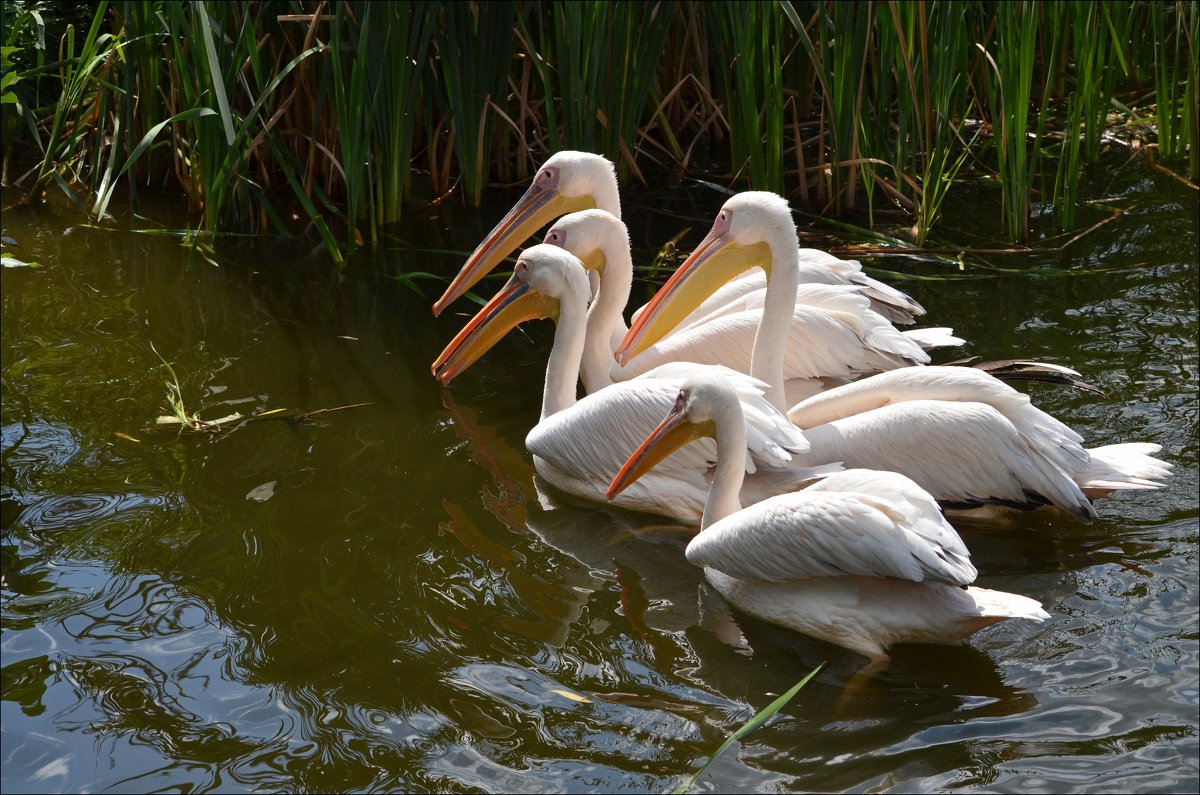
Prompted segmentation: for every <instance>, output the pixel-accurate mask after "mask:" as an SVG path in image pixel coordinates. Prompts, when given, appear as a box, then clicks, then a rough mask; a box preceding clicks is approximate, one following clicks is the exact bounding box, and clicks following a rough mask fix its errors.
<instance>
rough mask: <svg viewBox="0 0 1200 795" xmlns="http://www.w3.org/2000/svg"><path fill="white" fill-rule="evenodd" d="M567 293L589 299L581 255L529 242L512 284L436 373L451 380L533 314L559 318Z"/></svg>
mask: <svg viewBox="0 0 1200 795" xmlns="http://www.w3.org/2000/svg"><path fill="white" fill-rule="evenodd" d="M568 296H580V297H581V298H580V300H582V301H583V302H584V304H585V305H586V303H587V296H588V280H587V274H586V273H585V272H584V270H583V265H582V264H581V263H580V262H579V259H578V258H577V257H575V255H573V254H571V253H570V252H568V251H565V250H563V249H561V248H558V247H557V246H547V245H542V244H539V245H536V246H530V247H529V248H527V249H525V250H524V251H523V252H521V256H520V257H518V258H517V264H516V267H515V268H514V269H513V275H512V276H511V277H510V278H509V280H508V283H507V284H505V285H504V287H503V288H502V289H501V290H500V292H498V293H496V295H494V296H493V297H492V300H490V301H488V302H487V304H486V305H485V306H484V307H483V309H481V310H479V313H478V314H477V315H475V317H473V318H471V320H470V322H468V323H467V325H466V326H464V327H463V329H462V331H460V332H458V335H457V336H455V338H454V339H452V340H451V341H450V344H449V345H447V346H446V349H445V350H443V351H442V354H441V356H439V357H438V358H437V361H435V362H434V363H433V367H432V368H431V369H432V371H433V374H434V376H435V377H436V378H437V379H438V380H439V381H441V382H442V383H443V384H449V383H450V381H451V380H452V379H453V378H454V377H455V376H457V375H458V374H459V373H461V372H462V371H463V370H465V369H467V368H468V367H470V366H471V365H472V364H474V363H475V362H476V361H477V360H478V359H479V358H480V357H481V356H483V354H485V353H487V352H488V351H489V350H491V348H492V346H494V345H495V344H496V343H497V342H499V341H500V339H501V338H503V337H504V335H505V334H507V333H508V332H509V331H511V330H512V329H513V328H515V327H516V326H517V324H518V323H522V322H524V321H526V320H532V319H534V318H550V319H552V320H557V319H558V313H559V305H560V302H561V301H563V300H566V298H567V297H568Z"/></svg>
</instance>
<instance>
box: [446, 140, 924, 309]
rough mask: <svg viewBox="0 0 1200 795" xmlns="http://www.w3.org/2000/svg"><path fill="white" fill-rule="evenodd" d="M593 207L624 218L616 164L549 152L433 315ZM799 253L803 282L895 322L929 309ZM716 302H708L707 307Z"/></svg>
mask: <svg viewBox="0 0 1200 795" xmlns="http://www.w3.org/2000/svg"><path fill="white" fill-rule="evenodd" d="M591 208H596V209H600V210H605V211H606V212H609V213H612V214H613V215H615V216H616V217H617V218H620V217H621V200H620V196H619V194H618V193H617V176H616V171H615V170H614V169H613V164H612V163H611V162H609V161H608V160H607V159H605V158H604V157H601V156H600V155H595V154H591V153H589V152H574V151H563V152H558V153H556V154H554V155H553V156H551V157H550V159H549V160H547V161H546V162H545V163H544V164H543V165H542V167H541V168H540V169H538V173H537V175H536V176H535V177H534V178H533V183H532V184H530V186H529V188H528V190H526V191H525V194H524V195H523V196H522V197H521V198H520V199H518V200H517V203H516V204H515V205H513V207H512V209H511V210H509V211H508V213H507V214H506V215H505V216H504V218H502V219H501V220H500V223H498V224H496V227H495V228H494V229H492V231H491V232H489V233H488V235H487V237H486V238H484V240H483V242H482V243H480V244H479V247H478V248H476V249H475V251H474V252H473V253H472V254H471V256H470V257H468V258H467V261H466V263H465V264H464V265H463V267H462V269H461V270H460V271H459V272H458V275H457V276H455V278H454V280H453V281H452V282H451V283H450V286H449V287H448V288H446V292H445V293H444V294H443V295H442V297H441V298H440V299H438V301H437V302H436V303H435V304H434V305H433V314H434V315H440V314H441V313H442V311H443V310H444V309H445V308H446V307H447V306H449V305H450V304H451V303H452V302H453V301H454V300H455V299H457V298H459V297H460V296H461V295H462V294H463V293H465V292H466V291H467V290H468V289H470V287H471V285H473V284H475V282H477V281H479V280H480V279H481V278H483V277H484V276H485V275H486V274H487V273H488V271H490V270H491V269H492V268H494V267H496V265H498V264H499V263H500V262H501V261H502V260H503V259H504V258H505V257H506V256H508V255H509V254H510V253H511V252H512V251H513V250H515V249H516V248H517V246H519V245H520V244H521V243H523V242H525V240H527V239H528V238H529V237H531V236H532V235H533V233H534V232H535V231H537V229H539V228H540V227H542V226H544V225H545V224H547V223H548V222H550V221H551V220H553V219H554V218H557V217H558V216H560V215H565V214H566V213H570V212H574V211H576V210H585V209H591ZM797 245H798V244H797ZM798 253H799V254H800V256H801V265H800V277H799V281H800V282H813V283H818V284H842V285H852V286H854V287H857V288H859V289H860V290H861V291H862V292H863V293H864V294H865V295H866V296H867V297H868V298H869V299H870V300H871V302H872V308H873V309H875V311H877V312H879V313H880V314H881V315H883V316H884V317H886V318H888V319H889V320H891V321H892V322H896V323H912V322H913V317H914V316H916V315H923V314H925V310H924V309H923V308H922V307H921V305H920V304H918V303H917V302H916V301H914V300H913V299H911V298H909V297H908V296H907V295H905V294H904V293H902V292H900V291H899V290H896V289H894V288H892V287H889V286H888V285H886V284H884V283H883V282H880V281H877V280H875V279H872V278H871V277H869V276H867V275H866V274H864V273H863V272H862V267H861V266H860V265H859V263H858V262H855V261H853V260H841V259H838V258H837V257H834V256H833V255H831V254H827V253H826V252H824V251H819V250H817V249H799V252H798ZM764 285H765V281H764V280H763V278H762V277H761V276H760V275H758V274H749V275H748V276H747V277H746V279H745V280H743V281H740V282H739V283H738V284H736V285H730V287H729V289H728V290H726V291H724V292H723V293H722V294H721V295H719V296H714V301H715V302H726V301H731V300H734V299H736V298H739V297H742V296H744V295H747V294H749V293H752V292H753V291H754V290H758V289H761V288H762V287H763V286H764ZM713 305H714V304H712V303H710V304H708V305H707V306H706V308H705V310H704V311H705V312H707V311H708V309H710V308H711V307H712V306H713ZM623 308H624V306H622V309H623Z"/></svg>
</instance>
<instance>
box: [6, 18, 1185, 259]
mask: <svg viewBox="0 0 1200 795" xmlns="http://www.w3.org/2000/svg"><path fill="white" fill-rule="evenodd" d="M63 7H67V8H69V9H71V13H70V14H67V13H62V14H58V15H57V16H55V15H54V14H52V13H51V12H53V11H55V10H56V9H61V8H63ZM3 14H4V19H3V23H4V25H3V33H2V37H3V44H4V52H3V56H4V59H3V64H4V66H3V68H4V74H3V83H2V85H3V104H2V105H0V108H2V113H3V117H2V118H0V129H2V131H3V149H4V180H5V182H6V183H9V182H10V181H11V182H12V183H13V184H15V185H17V186H18V187H20V188H21V189H22V190H23V193H24V195H25V197H26V199H27V200H35V199H37V198H38V197H40V196H41V195H42V194H43V193H44V192H45V191H47V190H61V191H62V192H63V193H65V194H66V195H67V196H68V197H70V200H71V201H72V202H73V203H74V204H75V205H76V206H77V207H78V209H79V210H80V211H81V212H83V213H86V214H88V215H91V216H94V217H96V218H103V217H104V215H105V212H106V209H107V207H108V205H109V202H110V200H111V198H112V196H113V194H114V191H116V190H117V189H118V187H123V188H124V190H125V191H126V192H127V195H128V198H129V199H130V200H131V201H132V202H133V203H134V205H135V207H136V202H137V197H138V190H139V187H141V186H145V185H154V186H162V185H167V186H170V185H177V186H178V187H179V188H180V189H182V191H183V192H184V193H185V194H186V196H187V198H188V202H189V206H190V207H191V209H192V211H193V223H194V225H195V227H194V230H193V231H194V232H196V233H198V234H196V235H195V236H194V239H195V240H196V241H202V240H203V239H204V238H206V237H211V236H212V235H214V234H216V233H219V232H226V231H232V230H241V231H255V232H270V231H275V232H282V233H288V234H291V233H295V232H298V231H313V232H315V233H316V234H318V235H319V236H320V237H321V238H322V240H323V241H324V244H325V246H326V248H327V249H328V251H329V253H330V255H331V256H332V257H333V258H334V260H335V261H336V262H338V263H339V264H340V263H341V262H342V261H343V257H344V255H345V254H346V253H349V252H352V251H353V250H354V248H355V247H356V246H358V245H362V244H364V243H365V242H367V241H374V240H377V239H378V236H379V234H380V230H381V228H382V227H383V226H384V225H386V224H389V223H392V222H395V221H397V220H399V219H400V218H401V216H402V214H403V211H404V206H405V203H406V202H409V201H413V200H414V199H419V200H424V201H435V202H440V201H445V200H450V199H454V200H459V197H461V200H464V201H466V202H468V203H470V204H472V205H475V204H478V203H479V202H480V200H481V198H482V196H483V194H484V191H485V189H486V187H487V186H488V185H489V184H493V183H497V182H499V183H512V182H521V183H523V182H526V181H527V180H528V179H529V178H530V176H531V175H532V173H533V169H534V168H535V167H536V165H537V164H538V163H540V162H541V161H542V160H544V159H545V158H546V157H548V156H549V155H550V154H551V153H553V152H554V151H557V150H559V149H563V148H575V149H585V150H589V151H593V152H599V153H601V154H604V155H605V156H607V157H609V158H610V159H612V160H613V161H615V162H616V163H617V164H618V167H619V169H620V172H621V176H622V179H623V180H627V181H628V180H636V181H646V179H647V178H646V176H645V175H646V174H647V173H670V174H673V175H674V176H676V177H678V176H682V175H688V176H703V177H705V178H706V179H709V180H717V181H723V182H725V183H727V184H730V185H732V186H734V187H737V188H741V187H754V188H762V189H769V190H774V191H777V192H780V193H783V194H785V195H787V196H789V198H791V199H792V200H793V202H794V203H795V204H796V205H797V206H799V207H802V208H804V209H806V210H807V211H809V212H813V213H820V214H823V215H846V214H849V213H852V212H857V211H862V210H865V211H867V212H868V214H869V217H870V218H871V222H872V223H874V220H875V216H876V214H878V213H881V212H884V211H886V212H887V215H888V217H889V218H890V219H891V220H892V221H893V222H894V221H895V219H896V218H901V219H907V221H906V222H905V223H911V224H912V229H911V235H910V236H911V237H912V238H913V240H914V241H915V242H916V243H917V244H919V245H924V244H925V243H926V241H927V240H928V238H929V235H930V233H931V231H932V230H933V229H934V228H935V227H936V225H937V222H938V219H939V216H940V212H941V208H942V207H943V205H944V203H945V201H946V197H947V194H948V193H949V192H950V191H951V190H952V189H953V185H954V183H955V179H956V178H957V177H959V176H960V175H961V174H962V173H964V172H963V168H964V166H965V165H967V164H968V163H969V164H970V166H971V169H972V171H974V172H975V173H983V174H991V175H994V177H995V178H996V179H997V181H998V183H999V189H1000V193H1001V196H1002V201H1001V202H999V203H998V204H1000V205H1001V206H1002V212H1003V223H1004V228H1005V230H1006V232H1007V235H1008V236H1009V237H1010V238H1011V239H1012V240H1014V241H1016V240H1022V239H1024V238H1025V236H1026V235H1027V234H1028V231H1029V219H1030V215H1031V206H1032V204H1033V202H1034V201H1035V199H1036V200H1037V201H1039V202H1041V203H1043V204H1045V205H1047V206H1048V207H1050V208H1052V209H1053V216H1054V219H1055V221H1056V223H1057V224H1058V226H1059V227H1060V228H1062V229H1064V230H1069V229H1071V228H1072V227H1073V226H1074V224H1075V214H1076V213H1075V211H1076V208H1077V205H1078V191H1077V186H1078V184H1079V181H1080V179H1081V175H1082V174H1083V173H1084V171H1085V170H1086V168H1087V166H1088V165H1090V164H1094V163H1096V161H1097V160H1098V158H1099V157H1100V154H1101V151H1102V149H1103V147H1104V146H1105V145H1106V144H1107V143H1109V142H1113V141H1116V142H1123V143H1127V144H1131V145H1132V144H1136V145H1138V146H1141V148H1142V149H1144V150H1145V151H1146V152H1147V153H1148V155H1149V156H1155V157H1156V159H1157V160H1158V161H1159V163H1160V167H1163V166H1161V164H1162V163H1165V164H1167V166H1166V167H1169V168H1170V169H1172V172H1173V173H1175V174H1177V175H1178V176H1179V178H1180V179H1185V180H1190V181H1191V182H1192V183H1193V184H1194V183H1195V182H1196V180H1197V179H1198V177H1200V148H1198V147H1197V140H1196V139H1197V127H1198V126H1200V124H1198V121H1197V95H1196V91H1197V73H1198V55H1200V41H1198V35H1200V33H1198V20H1200V17H1198V7H1197V4H1196V3H1191V2H1182V0H1179V1H1177V2H1166V3H1159V2H1117V1H1113V0H1106V1H1105V2H1098V3H1031V2H1013V3H983V2H976V1H974V0H928V1H927V2H898V1H897V0H891V1H890V2H869V3H836V2H802V1H800V0H780V1H779V2H729V1H727V2H703V3H701V2H675V1H672V2H666V1H663V2H650V3H607V2H582V3H574V2H511V1H510V2H475V3H450V2H395V3H386V4H376V3H370V2H341V3H327V2H297V1H295V0H293V1H290V2H289V1H284V0H272V1H267V2H249V1H248V0H240V1H239V2H228V3H225V2H222V3H215V2H205V0H196V1H195V2H189V3H176V2H161V0H159V1H157V2H146V1H142V0H121V1H120V2H109V3H100V4H99V5H97V6H94V7H93V6H90V5H87V6H80V5H78V4H62V3H52V2H45V1H44V0H43V2H9V3H5V4H4V7H3ZM71 14H74V16H75V19H73V20H72V19H70V17H71ZM84 15H86V16H84ZM51 17H54V19H52V18H51ZM80 17H83V18H86V19H87V20H88V21H87V22H86V23H83V24H81V23H80ZM55 20H61V21H60V22H59V23H58V24H55ZM1142 144H1147V145H1145V146H1142ZM1153 152H1157V155H1152V154H1151V153H1153ZM21 163H23V164H24V165H19V166H14V164H21Z"/></svg>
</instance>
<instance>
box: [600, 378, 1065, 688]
mask: <svg viewBox="0 0 1200 795" xmlns="http://www.w3.org/2000/svg"><path fill="white" fill-rule="evenodd" d="M739 413H740V407H739V405H738V401H737V398H736V396H735V395H734V394H733V393H732V391H731V390H730V389H729V387H728V386H727V385H725V384H724V383H722V382H721V381H720V380H719V379H718V378H712V377H704V376H701V377H699V378H695V377H694V378H690V379H688V381H687V382H685V384H684V386H683V387H682V388H681V389H680V390H679V393H678V396H677V397H676V399H675V403H674V406H673V407H672V408H671V410H670V412H669V413H668V414H667V415H666V419H664V420H662V422H661V423H660V424H659V425H658V427H657V428H655V429H654V431H653V432H652V433H651V434H650V435H649V436H648V437H647V439H646V441H645V442H643V444H642V445H641V446H640V447H639V448H638V449H637V450H636V451H635V452H634V453H633V454H632V455H631V456H630V457H629V459H628V460H627V461H626V463H625V466H624V467H622V469H621V471H620V473H618V475H617V477H616V478H614V479H613V482H612V485H611V486H610V487H609V491H608V494H609V496H610V497H612V496H616V495H618V494H620V493H621V491H622V490H623V489H625V488H628V487H629V485H630V484H631V483H634V482H635V481H637V480H638V479H639V478H640V477H644V476H645V475H646V473H647V472H653V470H652V469H651V467H653V466H654V464H655V462H657V461H662V460H663V459H664V456H666V455H668V454H669V453H670V451H671V450H672V449H674V448H675V447H677V446H678V445H679V444H681V443H684V442H686V441H687V440H690V439H694V438H695V437H696V436H697V435H706V436H714V437H715V439H716V445H717V466H716V472H715V474H714V475H713V480H712V488H711V490H710V491H709V495H708V500H707V502H706V503H705V506H704V519H703V523H702V525H701V531H700V534H699V535H697V536H696V537H695V538H693V539H692V541H691V542H690V543H689V544H688V547H687V559H688V561H689V562H691V563H694V564H696V565H699V566H703V567H704V571H705V577H706V578H707V579H708V581H709V582H710V583H712V585H713V586H714V587H715V588H716V589H717V590H718V591H720V592H721V594H722V595H723V596H725V598H726V599H728V600H729V602H731V603H732V604H734V605H736V606H737V607H739V608H740V609H742V610H743V611H745V612H747V613H750V614H751V615H753V616H756V617H758V618H760V619H762V620H764V621H768V622H770V623H773V624H778V625H780V626H783V627H787V628H788V629H793V630H796V631H798V632H802V633H804V634H806V635H810V636H813V637H816V638H820V639H822V640H825V641H828V642H830V643H834V644H837V645H839V646H842V647H843V648H847V649H850V650H852V651H855V652H858V653H859V654H862V655H865V656H866V657H868V658H870V659H871V661H872V663H873V664H875V665H879V664H882V663H885V662H886V661H887V648H888V646H890V645H891V644H893V643H901V642H922V643H956V642H958V641H961V640H963V639H965V638H966V637H967V636H969V635H971V634H972V633H974V632H976V631H977V630H979V629H982V628H983V627H986V626H989V625H991V624H994V623H996V622H998V621H1003V620H1004V619H1006V618H1029V619H1032V620H1035V621H1042V620H1045V619H1047V618H1049V617H1050V616H1049V614H1048V613H1046V612H1045V611H1044V610H1043V609H1042V606H1041V605H1040V604H1039V603H1038V602H1036V601H1035V600H1033V599H1029V598H1027V597H1024V596H1018V595H1016V594H1010V593H1005V592H1003V591H991V590H986V589H983V588H975V587H966V586H969V585H970V583H971V582H973V581H974V580H975V577H976V570H975V567H974V566H972V565H971V562H970V560H969V555H968V552H967V549H966V547H965V546H964V545H963V542H962V539H960V538H959V536H958V534H957V533H956V532H955V531H954V528H953V527H951V526H950V525H949V524H948V523H947V522H946V520H945V519H944V518H943V517H942V515H941V513H940V512H939V511H938V506H937V503H935V502H934V500H933V498H932V497H930V496H929V494H927V493H926V492H925V491H923V490H922V489H921V488H920V487H919V486H918V485H917V484H916V483H913V482H912V481H911V480H909V479H908V478H906V477H904V476H903V475H899V474H896V473H894V472H877V471H874V470H867V469H848V470H846V471H844V472H838V473H836V474H832V475H829V476H828V477H826V478H824V479H823V480H821V481H819V482H818V483H816V484H815V485H812V486H809V487H808V488H806V489H804V490H803V491H798V492H795V493H790V494H781V495H778V496H775V497H770V498H768V499H765V500H763V501H762V502H759V503H757V504H756V505H752V506H750V507H748V508H742V507H741V504H740V502H739V499H738V488H739V486H740V484H741V479H742V472H741V467H739V466H736V464H734V465H730V464H731V462H737V461H740V460H741V458H742V456H743V455H744V451H745V434H744V432H743V426H744V423H743V422H742V420H741V418H740V417H739V416H738V415H739ZM665 460H666V461H670V458H666V459H665Z"/></svg>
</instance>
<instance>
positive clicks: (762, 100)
mask: <svg viewBox="0 0 1200 795" xmlns="http://www.w3.org/2000/svg"><path fill="white" fill-rule="evenodd" d="M707 14H708V19H709V22H710V24H711V25H712V28H713V30H714V33H715V38H716V39H717V41H718V42H719V44H720V49H719V52H720V55H721V58H720V60H721V63H720V64H719V65H718V69H717V71H718V73H719V75H720V78H721V79H720V82H719V85H721V87H722V89H723V90H722V92H721V97H720V98H721V99H722V100H723V101H724V105H725V113H726V116H727V118H728V123H729V142H730V156H731V157H730V159H731V161H732V165H733V171H734V172H735V173H740V172H742V171H743V170H745V171H748V172H749V175H750V184H751V185H752V186H753V187H755V188H759V189H760V190H772V191H775V192H776V193H783V192H784V184H783V148H784V147H783V143H784V138H783V107H784V101H783V62H784V58H785V53H784V52H783V46H784V45H783V37H782V32H783V30H782V22H783V17H782V15H781V14H780V13H779V10H778V9H777V8H776V7H774V6H773V5H768V4H766V3H743V2H737V1H736V0H728V1H724V2H714V3H710V4H709V6H708V9H707Z"/></svg>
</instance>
